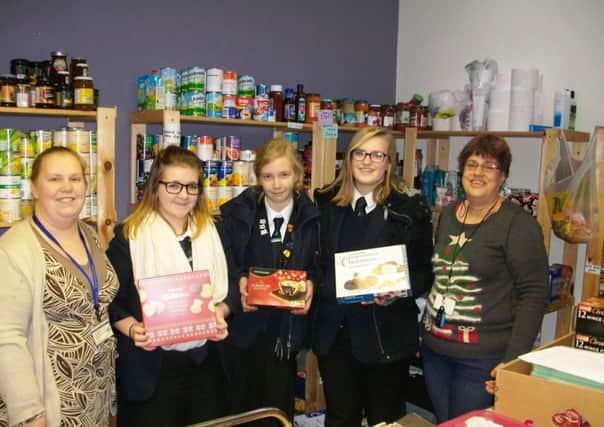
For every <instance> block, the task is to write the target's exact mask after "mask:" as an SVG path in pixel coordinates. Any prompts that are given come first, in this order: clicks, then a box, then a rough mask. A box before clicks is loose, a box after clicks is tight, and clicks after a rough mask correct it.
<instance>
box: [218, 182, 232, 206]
mask: <svg viewBox="0 0 604 427" xmlns="http://www.w3.org/2000/svg"><path fill="white" fill-rule="evenodd" d="M232 198H233V187H231V186H226V187H218V189H217V194H216V199H217V200H216V204H217V206H218V207H220V206H222V205H224V204H225V203H226V202H228V201H229V200H231V199H232Z"/></svg>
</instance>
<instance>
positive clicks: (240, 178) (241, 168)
mask: <svg viewBox="0 0 604 427" xmlns="http://www.w3.org/2000/svg"><path fill="white" fill-rule="evenodd" d="M250 165H251V163H249V162H244V161H241V160H237V161H234V162H233V179H232V182H233V185H234V186H245V185H247V184H248V180H249V174H250Z"/></svg>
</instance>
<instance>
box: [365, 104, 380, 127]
mask: <svg viewBox="0 0 604 427" xmlns="http://www.w3.org/2000/svg"><path fill="white" fill-rule="evenodd" d="M381 115H382V106H381V105H379V104H371V105H370V106H369V110H368V111H367V126H380V125H381V123H382V120H381Z"/></svg>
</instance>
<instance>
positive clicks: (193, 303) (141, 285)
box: [138, 270, 216, 346]
mask: <svg viewBox="0 0 604 427" xmlns="http://www.w3.org/2000/svg"><path fill="white" fill-rule="evenodd" d="M138 295H139V298H140V302H141V307H142V312H143V323H144V325H145V329H146V330H147V336H148V337H149V339H150V340H151V344H152V345H155V346H161V345H168V344H176V343H179V342H188V341H197V340H201V339H205V338H209V337H213V336H214V335H216V314H215V313H214V301H213V299H212V285H211V283H210V275H209V273H208V271H207V270H199V271H189V272H186V273H178V274H169V275H164V276H155V277H148V278H144V279H140V280H139V281H138Z"/></svg>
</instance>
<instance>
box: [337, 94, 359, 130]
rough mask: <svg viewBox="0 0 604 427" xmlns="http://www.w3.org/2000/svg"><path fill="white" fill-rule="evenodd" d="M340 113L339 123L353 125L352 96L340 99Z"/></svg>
mask: <svg viewBox="0 0 604 427" xmlns="http://www.w3.org/2000/svg"><path fill="white" fill-rule="evenodd" d="M340 105H341V107H340V108H341V110H342V115H341V121H340V124H343V125H354V123H355V121H356V120H355V110H354V100H353V99H352V98H344V99H342V101H340Z"/></svg>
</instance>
